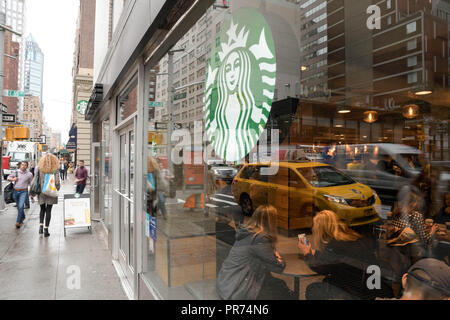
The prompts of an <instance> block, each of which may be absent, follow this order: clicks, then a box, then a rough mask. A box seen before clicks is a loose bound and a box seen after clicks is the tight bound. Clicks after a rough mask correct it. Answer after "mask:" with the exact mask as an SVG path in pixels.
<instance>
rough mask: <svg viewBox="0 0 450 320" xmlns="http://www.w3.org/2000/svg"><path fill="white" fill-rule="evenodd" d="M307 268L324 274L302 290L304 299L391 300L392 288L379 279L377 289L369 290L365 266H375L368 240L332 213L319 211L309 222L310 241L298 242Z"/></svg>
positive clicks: (375, 262)
mask: <svg viewBox="0 0 450 320" xmlns="http://www.w3.org/2000/svg"><path fill="white" fill-rule="evenodd" d="M298 248H299V249H300V251H301V253H302V254H303V255H304V256H305V261H306V263H307V264H308V266H309V267H310V268H311V269H312V270H313V271H315V272H317V273H318V274H321V275H325V278H324V280H323V281H322V282H320V283H313V284H311V285H309V286H308V287H307V289H306V294H305V295H306V299H308V300H326V299H351V300H353V299H375V298H376V297H380V296H384V297H392V296H393V294H392V289H391V288H390V286H389V285H387V284H386V282H385V281H384V279H381V288H380V289H373V290H369V289H368V287H367V284H366V279H365V278H364V277H367V276H368V274H367V273H366V271H367V267H368V266H370V265H379V264H380V263H379V262H378V261H377V259H376V258H375V248H373V245H371V242H370V241H369V239H367V238H364V237H363V236H362V235H360V234H359V233H357V232H355V231H353V230H352V229H350V228H348V227H347V226H346V225H345V224H344V223H343V222H341V221H340V220H339V218H338V216H337V215H336V213H334V212H333V211H330V210H324V211H321V212H319V213H318V214H317V215H316V216H315V217H314V220H313V227H312V241H311V243H308V244H305V243H304V242H303V241H300V240H299V242H298Z"/></svg>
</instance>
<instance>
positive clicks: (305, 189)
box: [232, 162, 381, 230]
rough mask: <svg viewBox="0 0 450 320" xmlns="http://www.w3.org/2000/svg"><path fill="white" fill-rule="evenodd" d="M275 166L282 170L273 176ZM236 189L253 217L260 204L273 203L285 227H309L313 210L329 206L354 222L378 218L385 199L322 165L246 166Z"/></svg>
mask: <svg viewBox="0 0 450 320" xmlns="http://www.w3.org/2000/svg"><path fill="white" fill-rule="evenodd" d="M276 167H278V171H277V172H276V173H275V174H270V171H271V170H273V168H276ZM275 171H276V170H275ZM232 189H233V195H234V197H235V199H236V201H237V202H238V203H239V204H240V206H241V207H242V211H243V213H244V214H245V215H248V216H251V215H252V213H253V210H254V209H256V208H257V207H258V206H259V205H262V204H271V205H273V206H275V207H276V208H277V210H278V217H277V218H278V226H279V227H280V228H282V229H285V230H293V229H300V228H310V227H311V226H312V218H313V216H314V213H315V212H318V211H321V210H325V209H329V210H333V211H334V212H336V213H337V214H338V216H339V217H340V218H341V219H342V220H343V221H344V222H345V223H346V224H348V225H350V226H357V225H363V224H369V223H373V222H376V221H378V220H379V219H380V217H379V214H380V213H381V202H380V198H379V197H378V195H377V194H376V192H375V191H374V190H372V189H371V188H370V187H368V186H366V185H364V184H362V183H358V182H356V181H355V180H353V179H352V178H351V177H349V176H348V175H346V174H344V173H343V172H341V171H339V170H337V169H336V168H334V167H332V166H330V165H327V164H323V163H318V162H277V163H272V164H269V163H258V164H246V165H244V166H243V168H242V169H241V170H240V172H239V173H238V174H237V176H236V177H235V178H234V180H233V184H232Z"/></svg>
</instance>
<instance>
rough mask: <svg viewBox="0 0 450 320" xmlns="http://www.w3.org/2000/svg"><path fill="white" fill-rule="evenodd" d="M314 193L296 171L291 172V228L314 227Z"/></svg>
mask: <svg viewBox="0 0 450 320" xmlns="http://www.w3.org/2000/svg"><path fill="white" fill-rule="evenodd" d="M313 196H314V191H313V189H312V188H311V187H309V186H308V185H307V184H306V183H305V181H303V180H302V178H300V176H299V174H298V173H297V172H296V171H295V170H291V169H290V170H289V228H290V229H302V228H310V227H312V221H313V203H314V197H313Z"/></svg>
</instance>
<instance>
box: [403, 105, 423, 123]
mask: <svg viewBox="0 0 450 320" xmlns="http://www.w3.org/2000/svg"><path fill="white" fill-rule="evenodd" d="M402 109H403V112H402V114H403V116H404V117H405V118H407V119H414V118H417V116H418V115H419V106H418V105H417V104H407V105H404V106H403V108H402Z"/></svg>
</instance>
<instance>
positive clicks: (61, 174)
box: [59, 169, 64, 180]
mask: <svg viewBox="0 0 450 320" xmlns="http://www.w3.org/2000/svg"><path fill="white" fill-rule="evenodd" d="M59 176H60V178H61V180H64V170H61V169H59Z"/></svg>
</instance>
